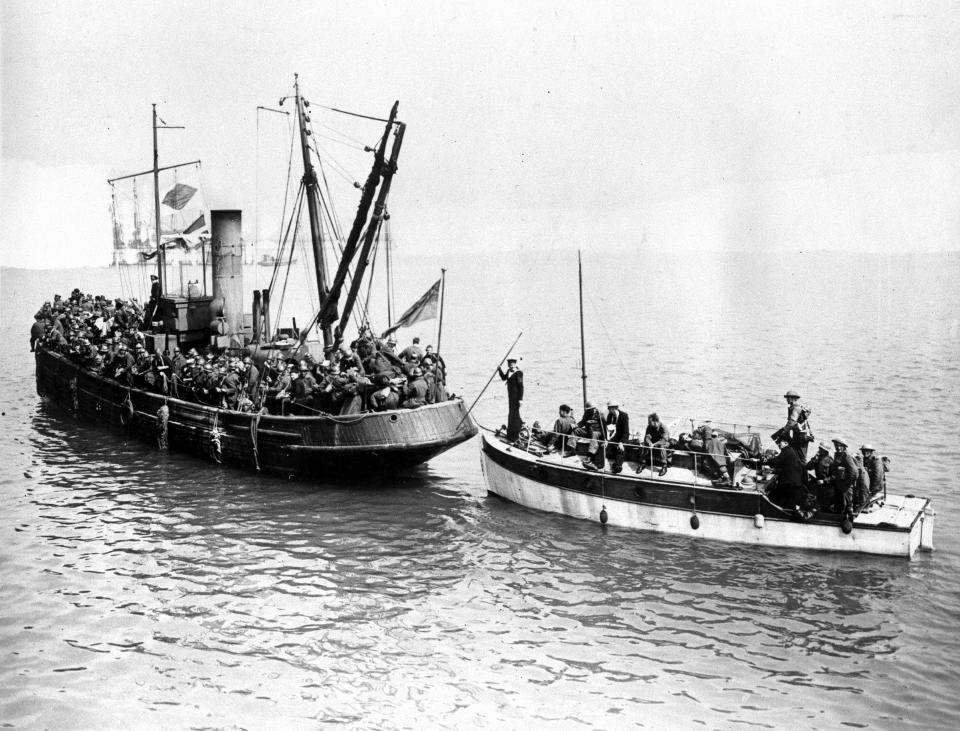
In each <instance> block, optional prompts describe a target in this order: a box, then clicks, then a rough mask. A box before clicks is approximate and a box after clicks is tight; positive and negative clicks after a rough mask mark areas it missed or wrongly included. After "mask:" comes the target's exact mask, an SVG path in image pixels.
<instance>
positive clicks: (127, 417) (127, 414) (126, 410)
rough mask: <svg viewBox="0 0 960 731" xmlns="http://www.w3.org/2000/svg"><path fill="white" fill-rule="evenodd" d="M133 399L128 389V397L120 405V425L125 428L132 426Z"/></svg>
mask: <svg viewBox="0 0 960 731" xmlns="http://www.w3.org/2000/svg"><path fill="white" fill-rule="evenodd" d="M134 414H135V412H134V409H133V399H132V398H131V397H130V389H127V397H126V398H125V399H124V400H123V403H122V404H120V423H121V424H123V425H124V426H130V425H131V424H132V423H133V417H134Z"/></svg>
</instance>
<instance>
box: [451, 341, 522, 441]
mask: <svg viewBox="0 0 960 731" xmlns="http://www.w3.org/2000/svg"><path fill="white" fill-rule="evenodd" d="M521 335H523V330H521V331H520V335H517V339H516V340H514V341H513V345H511V346H510V349H509V350H508V351H507V354H506V355H505V356H503V357H502V358H501V359H500V362H499V363H497V367H496V368H494V369H493V373H491V374H490V378H489V379H487V385H486V386H484V387H483V389H482V390H481V391H480V393H478V394H477V397H476V398H475V399H474V400H473V403H472V404H470V408H469V409H467V413H466V414H464V415H463V418H462V419H460V424H457V429H459V428H460V426H461V424H463V422H465V421H466V420H467V417H468V416H470V412H471V411H473V407H474V406H476V405H477V401H479V400H480V397H481V396H483V392H484V391H486V390H487V389H488V388H489V387H490V384H491V383H493V379H494V377H495V376H496V375H497V372H498V371H499V370H500V366H502V365H503V361H505V360H506V359H507V358H509V357H510V353H512V352H513V349H514V348H515V347H517V343H518V342H520V336H521ZM454 431H456V430H454Z"/></svg>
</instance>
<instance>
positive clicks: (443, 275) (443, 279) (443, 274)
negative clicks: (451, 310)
mask: <svg viewBox="0 0 960 731" xmlns="http://www.w3.org/2000/svg"><path fill="white" fill-rule="evenodd" d="M446 292H447V270H446V269H444V268H442V267H441V268H440V315H439V317H438V318H437V355H439V354H440V338H441V336H442V335H443V296H444V294H446Z"/></svg>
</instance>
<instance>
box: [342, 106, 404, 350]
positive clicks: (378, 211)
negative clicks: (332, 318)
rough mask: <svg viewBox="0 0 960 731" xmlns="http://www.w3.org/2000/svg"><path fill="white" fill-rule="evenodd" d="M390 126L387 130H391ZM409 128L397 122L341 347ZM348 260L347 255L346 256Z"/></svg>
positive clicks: (349, 302) (351, 292) (355, 276)
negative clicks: (401, 147)
mask: <svg viewBox="0 0 960 731" xmlns="http://www.w3.org/2000/svg"><path fill="white" fill-rule="evenodd" d="M396 112H397V105H396V104H394V105H393V112H392V113H391V115H390V119H391V122H392V121H393V119H394V117H395V116H396ZM389 128H390V127H389V125H388V127H387V129H388V130H389ZM406 128H407V126H406V125H405V124H404V123H403V122H397V131H396V135H395V136H394V139H393V149H392V150H391V151H390V161H389V162H388V163H387V164H386V165H385V166H384V168H383V171H382V178H383V181H382V182H381V183H380V191H379V193H378V194H377V202H376V203H375V204H374V206H373V215H371V216H370V220H369V222H368V223H367V232H366V235H365V237H364V240H363V247H362V248H361V249H360V254H359V256H358V257H357V265H356V266H355V267H354V270H353V281H352V282H351V283H350V290H349V291H348V292H347V300H346V302H345V303H344V305H343V313H342V314H341V315H340V324H339V325H337V328H336V331H335V334H336V340H335V341H334V342H335V343H336V344H337V345H339V344H340V343H341V342H342V341H343V333H344V329H345V328H346V326H347V322H348V320H349V319H350V313H351V312H352V311H353V305H354V303H355V302H356V301H357V293H358V292H359V291H360V285H361V283H362V282H363V275H364V273H365V272H366V269H367V264H368V263H369V261H370V249H371V247H372V246H373V241H374V239H375V238H376V237H377V233H378V231H379V230H380V223H381V222H382V221H383V216H384V210H385V208H386V204H387V196H388V195H389V194H390V183H391V182H392V181H393V175H394V173H395V172H396V171H397V157H398V156H399V155H400V146H401V145H402V144H403V133H404V131H405V130H406ZM344 259H346V255H344Z"/></svg>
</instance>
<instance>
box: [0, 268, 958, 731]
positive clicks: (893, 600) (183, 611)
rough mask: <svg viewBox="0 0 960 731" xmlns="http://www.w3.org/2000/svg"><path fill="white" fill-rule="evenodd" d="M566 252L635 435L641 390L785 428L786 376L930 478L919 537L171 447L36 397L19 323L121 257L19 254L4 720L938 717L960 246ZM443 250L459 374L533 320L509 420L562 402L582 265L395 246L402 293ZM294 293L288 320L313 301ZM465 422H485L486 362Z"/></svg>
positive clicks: (64, 723) (602, 392)
mask: <svg viewBox="0 0 960 731" xmlns="http://www.w3.org/2000/svg"><path fill="white" fill-rule="evenodd" d="M399 259H400V257H398V260H399ZM584 264H585V283H586V289H587V297H586V299H587V305H586V314H587V323H588V325H587V365H588V368H589V372H590V378H589V380H588V384H589V389H590V395H591V397H593V398H595V399H596V400H598V401H605V400H606V399H608V398H610V397H616V398H618V399H619V400H620V401H621V403H622V404H623V408H624V410H626V411H627V412H629V413H630V414H631V415H632V417H633V420H634V424H635V425H636V426H639V425H640V424H641V423H642V421H643V415H644V414H645V413H647V412H648V411H650V410H654V409H656V410H658V411H659V412H660V413H661V414H667V415H678V414H695V415H701V416H713V417H718V418H726V419H729V420H734V419H736V420H737V421H739V422H740V423H752V424H774V423H778V422H779V421H780V420H781V419H782V417H783V412H784V408H783V404H784V402H783V400H782V398H781V394H782V393H783V392H784V391H785V390H786V389H788V388H794V389H796V390H798V391H799V392H800V393H801V394H802V396H803V401H804V402H805V403H806V404H807V405H808V406H809V407H810V408H811V409H812V411H813V416H812V420H813V425H814V427H815V430H816V431H817V434H818V436H819V437H823V438H829V437H831V436H834V435H836V434H840V435H845V436H848V437H849V438H850V439H851V440H853V441H854V442H855V443H856V444H859V443H860V442H862V441H866V440H869V441H872V442H875V443H876V446H878V448H879V449H880V450H881V451H883V452H884V453H886V454H887V455H889V456H890V457H891V459H892V467H893V470H894V471H893V472H891V474H890V475H889V481H890V489H891V490H892V491H896V492H905V493H914V494H922V495H926V496H929V497H931V498H933V500H934V503H935V506H936V509H937V526H936V532H935V541H936V544H937V550H936V552H934V553H933V554H923V555H921V556H920V557H919V559H918V560H916V561H913V562H908V561H905V560H900V559H886V558H867V557H862V556H839V555H832V554H819V553H811V552H804V551H788V550H772V549H763V548H752V547H742V546H734V545H725V544H718V543H709V542H694V541H690V540H687V539H683V538H677V537H668V536H659V535H653V534H647V533H640V532H630V531H626V530H618V529H601V528H600V527H599V526H598V525H596V524H592V523H586V522H580V521H576V520H572V519H568V518H564V517H561V516H556V515H548V514H540V513H535V512H531V511H528V510H526V509H523V508H520V507H518V506H515V505H511V504H508V503H505V502H502V501H500V500H499V499H496V498H492V497H487V494H486V489H485V486H484V483H483V478H482V475H481V472H480V468H479V453H478V445H477V443H476V442H470V443H467V444H464V445H462V446H460V447H458V448H457V449H455V450H452V451H451V452H448V453H447V454H445V455H443V456H441V457H439V458H437V459H435V460H434V461H432V462H431V463H430V464H429V465H427V466H425V467H423V468H421V469H420V470H419V471H417V472H415V473H413V474H410V475H405V476H402V477H401V476H398V477H397V478H396V479H393V480H387V481H385V482H384V483H382V484H377V485H373V486H367V487H365V488H363V489H352V488H351V487H350V486H349V485H343V484H341V485H326V484H305V483H299V482H287V481H284V480H280V479H275V478H270V477H263V476H258V475H251V474H246V473H244V472H239V471H233V470H228V469H223V468H220V467H217V466H215V465H212V464H209V463H206V462H203V461H201V460H198V459H194V458H192V457H185V456H181V455H176V454H161V453H158V452H157V451H156V450H154V449H153V448H151V447H150V446H148V445H144V444H141V443H139V442H134V441H125V440H124V436H123V435H122V434H121V433H119V432H111V431H108V430H104V429H101V428H96V427H91V426H89V425H83V424H80V423H77V422H76V421H74V419H73V418H72V417H71V416H69V415H68V414H66V413H64V412H63V411H61V410H59V409H57V408H55V407H53V406H52V405H50V404H46V403H44V402H43V401H41V400H40V399H39V398H38V397H37V396H36V393H35V389H34V380H33V360H32V357H31V355H30V353H29V352H28V337H27V333H28V328H29V325H30V322H31V314H32V313H33V312H34V311H35V310H36V309H37V307H38V306H39V304H40V303H41V302H42V301H43V300H44V299H49V298H50V297H52V295H53V293H54V292H60V293H62V294H64V295H66V294H67V293H69V291H70V290H71V289H72V288H73V287H74V286H80V287H81V288H82V289H84V290H88V291H95V292H103V293H107V294H120V293H121V292H122V291H123V290H122V287H121V279H120V277H119V275H118V273H117V271H116V270H109V269H85V270H71V271H65V270H60V271H43V272H37V271H17V270H9V269H7V270H3V271H2V282H0V284H2V290H3V291H2V324H0V327H2V335H3V342H4V343H5V344H6V347H5V348H4V349H3V350H2V351H0V405H2V412H3V413H2V417H0V418H2V424H3V427H4V440H3V443H2V447H0V450H2V451H0V456H2V459H0V507H2V511H0V545H2V548H0V655H2V662H0V688H2V692H0V722H3V723H4V724H5V725H8V726H11V727H30V728H34V727H47V728H67V727H70V728H72V727H85V728H134V727H165V728H187V727H189V728H211V727H216V728H221V727H227V728H231V727H243V728H281V727H294V728H316V727H319V726H322V725H327V724H333V723H336V724H340V725H344V726H346V727H355V728H434V727H436V728H472V727H486V728H516V727H521V726H523V727H527V728H542V727H543V728H564V729H566V728H601V729H611V728H633V727H648V728H663V727H701V726H705V727H708V728H715V727H723V728H727V727H774V728H782V727H791V728H796V727H817V728H837V727H840V726H853V727H867V726H869V727H886V728H901V727H904V726H914V727H918V728H934V727H940V728H954V727H956V725H957V722H958V721H957V719H958V715H957V714H958V711H960V699H958V697H957V687H958V671H957V667H958V666H957V658H958V657H960V639H958V629H960V588H958V582H957V574H958V569H960V538H958V532H957V530H956V527H955V526H956V524H957V519H958V509H957V504H958V500H960V498H958V497H957V492H958V481H960V477H958V476H960V449H958V447H957V439H956V436H955V432H956V430H957V421H958V416H960V414H958V406H957V401H956V394H957V393H960V287H958V286H957V282H958V281H960V257H958V256H956V255H934V256H853V255H840V254H796V255H789V256H755V255H747V254H733V253H724V254H716V255H706V256H702V255H698V256H679V255H672V254H669V253H666V252H656V253H653V254H645V253H643V252H638V251H636V250H631V251H626V252H620V253H616V254H614V253H610V254H605V255H601V254H596V253H587V254H585V257H584ZM441 265H442V266H446V267H448V269H449V271H448V280H447V283H448V287H447V298H446V312H445V315H444V332H443V336H442V337H443V341H442V344H443V351H444V353H445V357H446V360H447V363H448V366H449V369H450V370H451V372H452V374H453V375H452V377H451V382H452V383H451V385H452V386H453V388H454V390H456V391H458V392H462V393H464V394H465V395H466V397H467V398H468V400H469V401H472V399H473V397H474V396H475V395H476V394H477V393H479V392H480V390H481V389H482V388H483V386H484V384H485V383H486V381H487V378H488V377H489V375H490V373H491V372H492V369H493V368H494V366H495V365H496V364H497V362H498V360H499V359H500V358H501V357H502V356H503V354H504V353H505V351H506V349H507V347H508V346H509V344H510V343H511V342H512V341H513V339H514V338H515V337H516V335H517V334H518V333H519V332H520V331H521V330H522V331H523V332H524V335H523V337H522V339H521V341H520V345H519V346H518V349H520V350H522V354H523V356H524V360H523V362H522V366H523V368H524V370H525V372H526V378H527V389H528V390H527V397H526V400H525V403H524V415H525V417H526V418H527V419H528V420H532V419H534V418H540V419H541V420H549V419H551V418H552V416H553V414H554V413H555V410H556V406H557V404H558V403H559V402H560V401H567V402H570V403H571V404H575V405H576V404H577V403H578V402H579V398H580V380H579V332H578V321H577V298H576V258H575V256H573V255H570V254H563V253H559V252H553V253H549V254H547V253H537V252H528V253H525V254H523V255H520V256H507V255H495V254H485V255H481V256H479V257H476V258H471V259H468V258H464V257H460V258H457V257H453V256H450V257H447V258H445V259H444V260H443V261H433V260H431V261H426V260H424V259H416V260H413V261H410V260H406V261H402V262H400V263H398V267H399V269H400V276H401V282H400V289H401V291H402V292H404V295H403V297H401V299H402V300H403V301H402V302H398V303H397V304H398V305H399V306H400V307H406V305H407V304H409V303H410V302H412V301H413V300H414V299H415V298H416V297H417V296H418V295H419V294H420V292H421V291H423V290H424V289H426V287H427V286H429V284H430V283H431V282H432V281H433V279H434V277H435V274H437V275H438V274H439V271H438V270H439V267H440V266H441ZM128 274H129V273H128ZM254 275H255V276H259V277H260V278H261V280H262V279H263V278H264V276H265V272H263V271H262V270H261V271H258V272H253V271H252V270H251V271H248V278H252V277H253V276H254ZM304 281H305V282H307V281H309V279H307V278H306V277H304ZM131 284H133V285H134V286H142V285H140V284H138V277H137V276H134V277H128V278H127V279H126V280H125V281H124V282H123V285H124V287H128V286H130V285H131ZM261 286H263V282H262V281H261ZM288 296H289V297H290V305H289V313H288V314H297V313H300V317H304V318H305V317H306V316H307V314H308V311H309V309H310V308H309V303H308V299H309V298H308V296H307V295H306V294H304V293H302V292H301V294H299V295H298V294H296V293H293V292H291V294H289V295H288ZM285 317H286V315H285ZM431 327H432V324H431V325H429V326H424V327H423V328H422V329H421V330H420V332H421V334H423V335H424V337H425V338H426V339H427V340H433V339H434V336H433V335H432V331H431ZM409 334H410V333H405V335H409ZM475 413H476V414H477V416H478V418H479V420H480V421H481V422H482V423H483V424H486V425H489V426H495V425H497V424H499V423H501V422H503V421H504V420H505V415H506V401H505V394H504V393H503V388H502V385H501V384H500V383H499V381H497V382H495V383H494V384H492V385H491V387H490V389H488V391H487V392H486V394H485V395H484V397H483V399H482V400H481V401H480V403H479V405H478V406H477V408H476V410H475Z"/></svg>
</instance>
